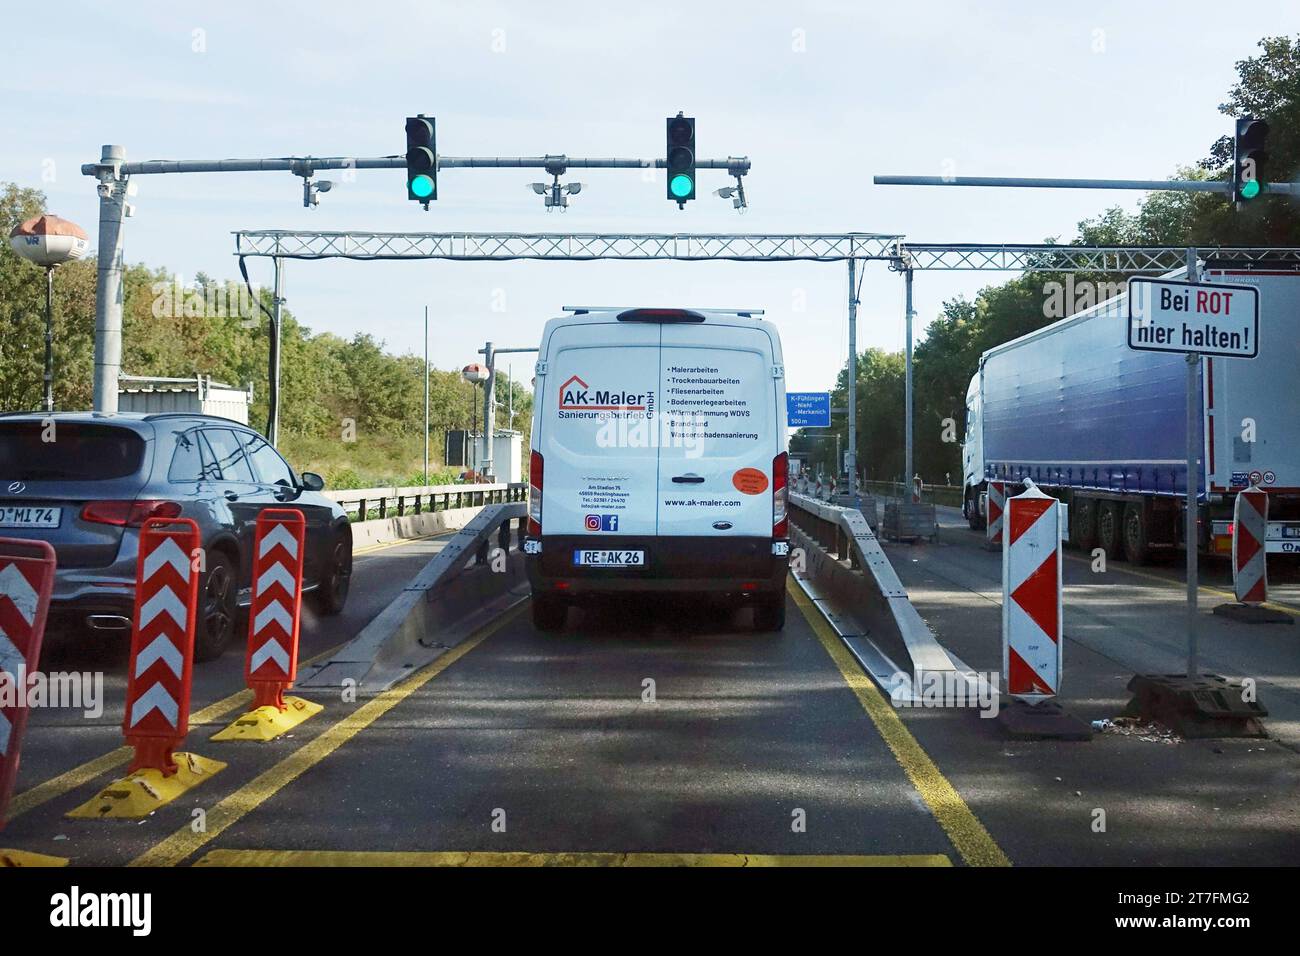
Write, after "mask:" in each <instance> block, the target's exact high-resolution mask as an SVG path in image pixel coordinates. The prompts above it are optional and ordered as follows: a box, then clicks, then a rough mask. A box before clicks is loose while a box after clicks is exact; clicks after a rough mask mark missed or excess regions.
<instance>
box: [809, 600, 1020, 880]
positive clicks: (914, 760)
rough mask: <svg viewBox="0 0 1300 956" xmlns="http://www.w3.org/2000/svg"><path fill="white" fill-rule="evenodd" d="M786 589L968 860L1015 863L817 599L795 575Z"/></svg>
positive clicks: (979, 863) (977, 863) (975, 863)
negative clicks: (822, 611)
mask: <svg viewBox="0 0 1300 956" xmlns="http://www.w3.org/2000/svg"><path fill="white" fill-rule="evenodd" d="M786 590H787V591H788V592H789V594H790V597H791V598H793V599H794V602H795V604H796V605H797V606H798V607H799V610H800V611H802V612H803V616H804V618H805V619H806V620H807V621H808V624H809V626H810V627H812V629H813V631H814V633H816V635H817V637H818V638H819V639H820V640H821V642H822V646H823V647H825V648H826V653H827V654H829V655H830V656H831V660H833V661H834V662H835V666H836V667H838V668H839V670H840V674H841V675H843V677H844V680H845V682H846V683H847V684H848V685H849V687H850V689H852V691H853V693H854V694H855V695H856V696H857V698H858V702H859V703H860V704H862V709H863V710H865V711H866V712H867V716H868V717H870V718H871V722H872V723H873V724H875V725H876V730H878V731H879V732H880V736H881V737H882V738H884V741H885V743H886V744H887V745H888V746H889V749H890V751H892V752H893V754H894V759H895V760H897V761H898V764H899V766H901V767H902V768H903V772H904V773H906V774H907V778H908V779H909V780H910V781H912V786H914V787H916V790H917V792H918V793H919V794H920V795H921V799H922V800H924V801H925V805H926V806H927V807H929V808H930V812H931V813H932V814H934V818H935V819H936V820H937V821H939V825H940V826H941V827H943V829H944V832H945V833H947V834H948V838H949V839H950V840H952V844H953V846H954V847H956V848H957V852H958V853H960V854H961V858H962V859H963V860H964V861H965V862H966V864H967V865H968V866H1010V865H1011V861H1010V860H1009V859H1007V856H1006V854H1005V853H1003V852H1002V849H1001V848H1000V847H999V846H998V845H997V843H996V842H994V840H993V837H992V836H990V835H989V832H988V830H986V829H984V824H982V823H980V821H979V819H978V818H977V817H976V816H975V814H974V813H972V812H971V809H970V807H968V806H967V805H966V801H965V800H963V799H962V798H961V794H959V793H958V792H957V789H956V788H955V787H954V786H953V785H952V784H951V783H949V782H948V779H947V778H946V777H945V776H944V775H943V773H942V771H940V770H939V768H938V767H937V766H935V763H934V761H933V760H931V759H930V755H929V754H927V753H926V752H925V750H924V749H922V747H921V745H920V744H919V743H917V742H916V738H915V737H913V736H912V734H911V732H910V731H908V729H907V726H906V725H905V724H904V723H903V721H902V719H901V718H900V717H899V716H898V714H897V713H895V712H894V708H893V706H892V705H891V704H890V703H889V702H888V701H886V700H885V698H884V697H883V696H882V695H881V693H880V691H878V690H877V689H876V685H875V684H873V683H872V682H871V678H869V677H868V676H867V675H866V674H864V673H863V672H862V668H860V667H859V666H858V663H857V661H855V660H854V659H853V655H851V654H850V653H849V651H848V649H847V648H845V646H844V642H843V641H842V640H840V637H839V635H838V634H836V633H835V632H834V631H833V630H832V629H831V627H830V625H829V624H827V623H826V622H825V621H824V620H823V619H822V616H821V614H819V613H818V611H817V609H816V608H815V607H813V605H812V602H811V601H809V600H808V598H807V597H805V596H804V593H803V592H802V591H801V590H799V588H798V587H797V586H796V585H795V584H794V583H793V582H792V581H787V582H786Z"/></svg>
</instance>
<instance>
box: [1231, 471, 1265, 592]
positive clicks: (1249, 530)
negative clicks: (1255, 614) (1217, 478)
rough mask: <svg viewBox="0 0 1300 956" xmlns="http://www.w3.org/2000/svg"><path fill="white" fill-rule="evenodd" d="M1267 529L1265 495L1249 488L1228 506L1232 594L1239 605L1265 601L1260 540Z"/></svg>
mask: <svg viewBox="0 0 1300 956" xmlns="http://www.w3.org/2000/svg"><path fill="white" fill-rule="evenodd" d="M1267 527H1268V493H1267V492H1265V491H1263V490H1261V489H1260V488H1259V486H1258V485H1251V486H1250V487H1249V488H1247V489H1246V490H1245V491H1240V492H1238V493H1237V500H1236V501H1235V502H1234V503H1233V505H1232V590H1233V591H1234V592H1235V593H1236V595H1237V600H1238V601H1240V602H1241V603H1242V604H1263V603H1264V602H1266V601H1267V600H1268V562H1267V555H1266V554H1265V548H1264V537H1265V534H1266V533H1267Z"/></svg>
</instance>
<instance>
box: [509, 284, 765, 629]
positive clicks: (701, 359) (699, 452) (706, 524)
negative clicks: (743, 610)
mask: <svg viewBox="0 0 1300 956" xmlns="http://www.w3.org/2000/svg"><path fill="white" fill-rule="evenodd" d="M566 311H570V312H571V313H572V314H571V315H567V316H564V317H562V318H557V319H552V320H551V321H549V322H548V323H546V329H545V331H544V332H543V333H542V345H541V349H540V353H539V356H538V362H537V380H536V383H535V388H534V393H533V395H534V398H533V435H532V457H531V462H530V465H529V478H528V481H529V486H530V487H529V491H528V531H527V535H526V538H525V541H524V552H525V555H526V557H525V561H526V564H527V568H528V578H529V581H530V583H531V584H532V596H533V601H532V603H533V621H534V623H535V624H536V626H537V627H538V628H539V629H542V630H554V629H556V628H558V627H561V626H562V625H563V623H564V619H565V615H566V612H567V609H568V606H569V605H570V604H577V603H581V602H583V601H584V600H585V599H590V598H592V597H593V596H597V595H601V594H608V593H618V592H671V593H672V594H674V595H687V594H702V593H708V594H713V595H720V596H723V597H726V598H730V599H732V600H734V602H735V603H736V604H737V605H742V604H748V605H752V607H753V609H754V624H755V627H756V628H757V629H759V630H767V631H771V630H780V629H781V628H782V627H783V626H784V624H785V575H786V567H787V563H788V560H789V542H788V538H787V524H786V480H787V475H786V472H787V467H788V459H787V455H786V411H785V372H784V366H783V363H782V357H781V341H780V339H779V338H778V336H777V333H776V329H774V328H773V327H772V326H771V325H770V324H769V323H767V322H764V321H762V320H761V319H760V318H759V317H758V316H760V315H761V314H762V313H761V312H754V311H734V312H733V311H722V310H716V309H652V308H573V309H569V310H566Z"/></svg>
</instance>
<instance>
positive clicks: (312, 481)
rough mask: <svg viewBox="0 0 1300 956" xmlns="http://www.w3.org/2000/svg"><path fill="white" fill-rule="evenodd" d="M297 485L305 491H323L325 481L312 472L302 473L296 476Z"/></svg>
mask: <svg viewBox="0 0 1300 956" xmlns="http://www.w3.org/2000/svg"><path fill="white" fill-rule="evenodd" d="M298 481H299V484H301V485H302V487H303V488H304V489H305V490H307V491H323V490H324V489H325V479H324V478H322V477H321V476H320V475H318V474H316V472H314V471H304V472H303V473H302V474H301V475H299V476H298Z"/></svg>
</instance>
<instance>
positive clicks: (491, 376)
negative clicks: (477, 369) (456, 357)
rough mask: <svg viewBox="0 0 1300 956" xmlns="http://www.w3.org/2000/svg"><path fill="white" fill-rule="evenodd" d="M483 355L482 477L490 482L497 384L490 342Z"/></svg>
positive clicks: (494, 357) (492, 470)
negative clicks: (484, 380) (484, 378)
mask: <svg viewBox="0 0 1300 956" xmlns="http://www.w3.org/2000/svg"><path fill="white" fill-rule="evenodd" d="M483 354H484V355H486V356H487V369H488V377H487V381H486V382H484V383H483V475H484V477H485V478H486V479H487V480H488V481H491V480H492V477H493V475H494V473H495V471H496V467H495V465H494V464H493V462H492V425H493V424H494V423H493V419H494V418H496V415H494V414H493V412H494V411H495V409H494V408H493V407H492V406H493V404H494V403H495V401H496V383H497V368H496V364H497V359H496V353H495V352H493V351H492V343H491V342H488V343H487V344H486V345H484V346H483Z"/></svg>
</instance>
